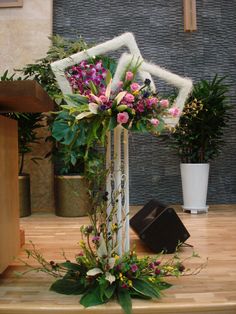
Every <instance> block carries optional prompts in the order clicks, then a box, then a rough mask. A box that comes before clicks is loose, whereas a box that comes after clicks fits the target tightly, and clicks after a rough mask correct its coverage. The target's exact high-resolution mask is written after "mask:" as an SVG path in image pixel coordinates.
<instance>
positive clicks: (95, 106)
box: [88, 102, 98, 114]
mask: <svg viewBox="0 0 236 314" xmlns="http://www.w3.org/2000/svg"><path fill="white" fill-rule="evenodd" d="M88 107H89V110H90V112H92V113H94V114H97V113H98V104H95V103H94V102H91V103H89V105H88Z"/></svg>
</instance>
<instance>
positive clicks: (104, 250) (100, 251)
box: [97, 233, 107, 258]
mask: <svg viewBox="0 0 236 314" xmlns="http://www.w3.org/2000/svg"><path fill="white" fill-rule="evenodd" d="M97 255H98V257H101V258H103V257H104V256H107V247H106V243H105V240H104V238H103V234H102V233H101V234H100V240H99V247H98V249H97Z"/></svg>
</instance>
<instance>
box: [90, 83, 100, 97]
mask: <svg viewBox="0 0 236 314" xmlns="http://www.w3.org/2000/svg"><path fill="white" fill-rule="evenodd" d="M89 87H90V89H91V91H92V93H93V94H94V95H97V93H98V91H97V88H96V86H95V85H94V83H93V81H89Z"/></svg>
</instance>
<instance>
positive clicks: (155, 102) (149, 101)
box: [146, 97, 157, 109]
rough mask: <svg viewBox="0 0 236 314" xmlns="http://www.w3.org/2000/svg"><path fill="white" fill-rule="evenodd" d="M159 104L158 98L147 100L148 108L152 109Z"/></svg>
mask: <svg viewBox="0 0 236 314" xmlns="http://www.w3.org/2000/svg"><path fill="white" fill-rule="evenodd" d="M156 104H157V98H156V97H152V98H148V99H147V100H146V105H147V107H148V108H149V109H150V108H151V107H152V106H153V105H156Z"/></svg>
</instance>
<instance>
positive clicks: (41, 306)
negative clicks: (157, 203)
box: [0, 206, 236, 314]
mask: <svg viewBox="0 0 236 314" xmlns="http://www.w3.org/2000/svg"><path fill="white" fill-rule="evenodd" d="M178 214H179V217H180V219H181V220H182V221H183V223H184V224H185V226H186V228H187V229H188V231H189V232H190V234H191V237H190V239H189V240H188V243H190V244H192V245H194V249H195V251H197V252H198V253H199V254H200V255H201V259H193V260H192V261H189V262H187V266H188V267H192V268H193V267H197V266H199V265H200V264H201V263H203V262H205V261H206V259H207V258H209V261H208V265H207V267H206V268H205V269H203V270H202V272H201V273H200V274H198V275H196V276H187V277H181V278H170V279H169V282H171V283H173V284H174V285H173V287H171V288H170V289H168V290H166V292H165V296H164V297H163V298H162V299H161V300H154V301H152V300H151V301H140V300H134V301H133V311H134V313H139V314H141V313H142V314H143V313H145V314H154V313H157V314H164V313H165V314H167V313H168V314H174V313H175V314H177V313H178V314H180V313H182V314H196V313H198V314H203V313H207V314H219V313H221V314H235V313H236V246H235V240H236V227H235V226H236V206H218V207H214V206H211V207H210V209H209V213H208V214H199V215H190V214H187V213H183V212H182V211H178ZM87 223H88V219H87V218H62V217H55V216H54V215H52V214H45V213H41V214H34V215H33V216H31V217H26V218H23V219H21V225H22V226H23V227H24V229H25V233H26V243H28V244H26V246H25V248H29V247H30V245H29V240H32V241H33V242H34V243H35V244H36V245H37V247H38V248H39V249H40V250H41V251H42V253H43V254H44V256H45V257H46V258H47V259H48V260H52V259H54V260H55V259H58V260H63V259H62V256H61V252H62V249H64V250H65V252H66V255H67V257H68V258H69V259H73V257H74V256H75V254H76V253H78V252H79V251H80V249H79V247H78V242H79V240H80V231H79V229H80V226H81V225H82V224H87ZM167 228H168V226H167ZM131 239H132V245H133V244H135V245H136V246H137V251H138V252H139V253H140V255H142V254H151V253H150V252H149V251H148V250H147V249H146V247H145V246H144V245H142V243H141V242H140V240H139V239H138V238H137V236H136V235H135V234H134V233H133V232H132V231H131ZM153 240H154V241H158V239H153ZM181 255H182V257H183V258H184V257H187V256H189V255H191V249H190V248H182V250H181ZM19 256H20V257H21V258H23V259H25V258H26V255H25V253H24V251H23V250H21V252H20V255H19ZM168 257H169V256H167V258H168ZM22 269H23V266H21V264H20V263H19V261H15V262H14V263H13V264H12V265H11V266H10V267H9V268H8V269H7V270H6V271H5V272H4V273H3V274H2V275H1V278H0V314H27V313H28V314H49V313H50V314H59V313H60V314H75V313H77V314H78V313H99V314H100V313H104V312H106V311H109V313H110V314H115V313H120V314H121V313H122V311H121V309H120V307H119V306H118V305H117V303H116V302H111V303H108V304H106V305H102V306H97V307H94V308H90V309H84V308H83V307H82V306H80V305H79V296H65V295H60V294H56V293H54V292H52V291H49V290H48V289H49V287H50V284H51V283H52V281H53V279H52V278H51V277H49V276H48V275H46V274H37V273H31V274H27V275H25V276H24V277H20V278H18V277H16V276H15V275H14V271H20V270H22Z"/></svg>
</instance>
